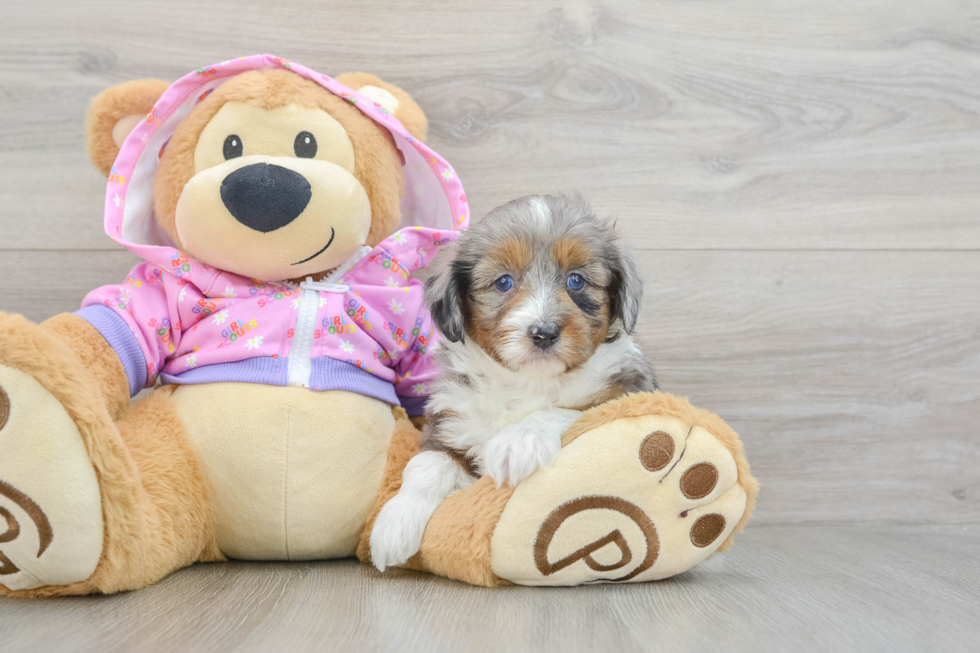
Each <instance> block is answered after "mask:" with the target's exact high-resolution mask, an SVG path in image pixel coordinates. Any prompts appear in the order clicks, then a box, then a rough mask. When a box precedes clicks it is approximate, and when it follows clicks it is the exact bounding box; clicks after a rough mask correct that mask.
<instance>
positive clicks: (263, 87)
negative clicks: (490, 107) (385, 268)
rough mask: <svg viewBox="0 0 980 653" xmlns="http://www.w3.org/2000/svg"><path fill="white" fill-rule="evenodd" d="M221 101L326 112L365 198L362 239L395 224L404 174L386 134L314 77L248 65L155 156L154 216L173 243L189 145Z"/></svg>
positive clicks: (190, 169) (372, 241) (376, 237)
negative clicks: (340, 131) (343, 140)
mask: <svg viewBox="0 0 980 653" xmlns="http://www.w3.org/2000/svg"><path fill="white" fill-rule="evenodd" d="M227 102H244V103H247V104H250V105H253V106H256V107H259V108H263V109H274V108H277V107H282V106H288V105H295V106H299V107H307V108H313V109H322V110H324V111H326V112H327V113H329V114H330V115H331V116H333V117H334V118H335V119H336V120H337V121H338V122H339V123H340V124H341V125H342V126H343V127H344V129H345V130H346V131H347V135H348V136H349V137H350V139H351V143H352V144H353V146H354V176H355V177H357V179H358V181H360V182H361V185H362V186H364V190H365V191H366V192H367V196H368V199H369V200H370V201H371V216H372V217H371V230H370V231H369V232H368V237H367V244H368V245H371V246H374V245H377V244H378V243H379V242H381V241H382V240H384V239H385V238H386V237H388V236H389V235H391V234H392V233H393V232H394V231H395V230H396V229H397V227H398V224H399V223H400V222H401V197H402V194H403V193H404V189H405V175H404V172H403V171H402V166H401V159H400V158H399V156H398V150H397V148H396V147H395V143H394V139H393V138H392V136H391V134H390V133H389V132H388V131H387V130H386V129H385V128H383V127H381V126H380V125H378V124H377V123H375V122H374V121H373V120H371V119H370V118H368V117H367V116H365V115H364V114H362V113H361V111H360V110H359V109H357V108H356V107H354V106H353V105H352V104H351V103H350V102H347V101H346V100H343V99H341V98H339V97H337V96H336V95H334V94H333V93H331V92H329V91H327V90H326V89H324V88H323V87H321V86H320V85H318V84H316V83H315V82H312V81H310V80H308V79H303V78H302V77H300V76H299V75H296V74H295V73H291V72H288V71H285V70H254V71H251V72H247V73H244V74H242V75H239V76H238V77H235V78H234V79H231V80H229V81H227V82H225V83H224V84H222V85H221V86H219V87H218V88H217V89H216V90H215V91H214V92H213V93H212V94H211V95H209V96H208V97H207V99H205V100H204V101H203V102H201V103H200V104H199V105H198V106H197V107H195V109H194V111H193V112H191V114H190V115H188V116H187V118H185V119H184V121H183V122H182V123H181V124H180V126H179V127H178V128H177V131H176V132H174V135H173V136H172V137H171V139H170V143H168V145H167V149H166V151H165V152H164V154H163V158H162V159H160V167H159V169H158V170H157V175H156V179H155V180H154V182H153V196H154V199H155V201H156V217H157V222H158V223H159V224H160V227H161V228H162V229H163V230H164V232H165V233H166V234H167V235H168V236H169V237H170V239H171V240H172V241H173V242H174V243H175V244H176V245H177V246H178V247H182V245H181V243H180V239H179V238H178V236H177V229H176V226H175V219H176V210H177V200H178V199H180V194H181V192H182V191H183V188H184V186H185V185H186V184H187V182H188V181H190V179H191V177H193V176H194V149H195V148H196V147H197V141H198V139H199V138H200V136H201V132H202V131H204V128H205V126H207V124H208V122H210V120H211V118H213V117H214V115H215V114H216V113H217V112H218V110H220V109H221V107H222V106H224V105H225V103H227ZM189 253H190V254H191V255H193V254H194V252H189Z"/></svg>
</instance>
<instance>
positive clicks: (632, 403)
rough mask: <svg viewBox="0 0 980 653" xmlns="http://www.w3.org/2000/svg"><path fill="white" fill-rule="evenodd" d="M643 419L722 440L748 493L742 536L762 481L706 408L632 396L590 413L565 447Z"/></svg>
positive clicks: (661, 396) (665, 397)
mask: <svg viewBox="0 0 980 653" xmlns="http://www.w3.org/2000/svg"><path fill="white" fill-rule="evenodd" d="M641 415H663V416H664V417H673V418H676V419H679V420H681V421H683V422H686V423H687V424H690V425H691V426H692V427H693V426H700V427H702V428H704V429H705V430H707V431H708V432H709V433H711V434H712V435H714V436H715V437H716V438H718V441H719V442H721V443H722V444H723V445H725V447H726V448H727V449H728V450H729V451H730V452H731V453H732V457H733V458H735V465H736V467H737V468H738V484H739V485H741V486H742V489H743V490H745V494H746V502H745V513H744V514H743V515H742V518H741V519H740V520H739V522H738V524H737V525H736V526H735V531H738V532H741V531H742V529H743V528H745V524H747V523H748V521H749V519H751V517H752V511H753V510H754V509H755V500H756V496H757V495H758V494H759V481H757V480H756V479H755V477H754V476H752V472H751V470H750V469H749V461H748V460H747V459H746V457H745V449H744V447H743V446H742V441H741V440H740V439H739V437H738V434H736V433H735V431H733V430H732V428H731V427H730V426H728V424H726V423H725V421H724V420H723V419H721V418H720V417H718V416H717V415H715V414H714V413H711V412H709V411H707V410H704V409H703V408H696V407H694V406H692V405H691V404H690V403H688V401H687V399H685V398H679V397H675V396H674V395H671V394H667V393H664V392H654V393H644V394H639V395H628V396H626V397H622V398H620V399H615V400H613V401H609V402H607V403H604V404H602V405H599V406H596V407H595V408H592V409H590V410H588V411H587V412H586V413H585V414H584V415H583V416H582V417H581V418H580V419H579V420H578V421H577V422H575V423H574V424H572V426H571V427H569V429H568V430H567V431H565V434H564V435H563V436H562V439H561V444H562V446H563V447H564V446H566V445H567V444H568V443H570V442H572V441H573V440H575V438H577V437H579V436H580V435H582V434H583V433H586V432H588V431H591V430H592V429H594V428H596V427H598V426H601V425H603V424H606V423H607V422H611V421H613V420H616V419H620V418H623V417H638V416H641ZM733 538H734V532H733V533H732V534H731V535H729V536H728V538H727V539H726V540H725V542H724V543H723V544H722V545H721V547H720V548H719V549H718V550H719V551H726V550H728V548H729V547H731V545H732V539H733Z"/></svg>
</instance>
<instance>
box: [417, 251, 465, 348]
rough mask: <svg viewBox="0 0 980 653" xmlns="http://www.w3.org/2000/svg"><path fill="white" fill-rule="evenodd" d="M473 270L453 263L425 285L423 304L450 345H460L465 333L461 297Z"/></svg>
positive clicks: (456, 261) (430, 278)
mask: <svg viewBox="0 0 980 653" xmlns="http://www.w3.org/2000/svg"><path fill="white" fill-rule="evenodd" d="M471 270H472V266H470V265H468V264H466V263H464V262H463V261H460V260H453V262H452V263H450V264H449V266H448V267H446V268H445V269H444V270H442V271H441V272H439V273H438V274H436V275H435V276H432V277H429V278H428V279H426V281H425V303H426V305H427V306H428V307H429V312H430V313H431V314H432V322H433V323H434V324H435V325H436V328H437V329H439V333H441V334H442V335H443V337H445V338H446V339H447V340H449V342H460V341H461V340H462V339H463V334H464V333H465V328H466V324H465V318H464V316H463V297H464V296H465V293H466V291H467V289H468V288H469V283H470V272H471Z"/></svg>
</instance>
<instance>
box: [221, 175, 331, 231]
mask: <svg viewBox="0 0 980 653" xmlns="http://www.w3.org/2000/svg"><path fill="white" fill-rule="evenodd" d="M312 195H313V193H312V191H311V190H310V182H308V181H306V177H304V176H303V175H301V174H299V173H298V172H293V171H292V170H290V169H289V168H283V167H282V166H276V165H271V164H269V163H253V164H252V165H248V166H245V167H244V168H239V169H238V170H236V171H235V172H233V173H231V174H230V175H228V176H227V177H225V180H224V181H223V182H221V201H222V202H224V203H225V206H226V207H227V208H228V211H229V212H230V213H231V214H232V215H233V216H235V219H236V220H238V221H239V222H241V223H242V224H243V225H245V226H246V227H248V228H250V229H255V230H256V231H261V232H262V233H269V232H270V231H275V230H276V229H280V228H282V227H285V226H286V225H287V224H289V223H290V222H292V221H293V220H295V219H296V218H298V217H299V216H300V214H301V213H302V212H303V209H305V208H306V205H307V204H309V203H310V197H311V196H312Z"/></svg>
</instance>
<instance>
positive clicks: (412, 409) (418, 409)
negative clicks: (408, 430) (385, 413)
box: [398, 395, 429, 417]
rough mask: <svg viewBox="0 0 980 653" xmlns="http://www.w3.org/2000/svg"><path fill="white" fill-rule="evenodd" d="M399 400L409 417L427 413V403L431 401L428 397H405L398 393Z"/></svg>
mask: <svg viewBox="0 0 980 653" xmlns="http://www.w3.org/2000/svg"><path fill="white" fill-rule="evenodd" d="M398 400H399V401H400V402H401V405H402V408H404V409H405V412H406V413H408V415H409V417H415V416H416V415H423V414H425V405H426V404H427V403H429V398H428V397H405V396H402V395H398Z"/></svg>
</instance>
